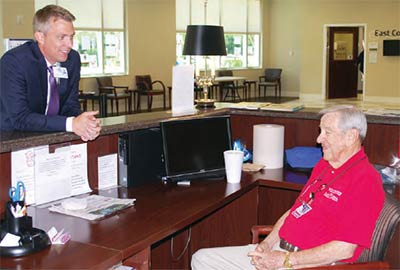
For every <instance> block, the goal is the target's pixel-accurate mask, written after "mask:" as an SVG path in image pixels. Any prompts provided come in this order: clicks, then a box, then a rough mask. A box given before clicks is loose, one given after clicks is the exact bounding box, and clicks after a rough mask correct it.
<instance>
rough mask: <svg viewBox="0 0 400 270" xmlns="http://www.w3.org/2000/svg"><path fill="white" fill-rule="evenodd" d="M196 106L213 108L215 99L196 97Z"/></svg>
mask: <svg viewBox="0 0 400 270" xmlns="http://www.w3.org/2000/svg"><path fill="white" fill-rule="evenodd" d="M195 102H196V107H198V108H213V107H215V106H214V102H215V99H209V98H208V99H204V98H203V99H196V100H195Z"/></svg>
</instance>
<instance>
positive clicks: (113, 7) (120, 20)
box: [103, 0, 124, 29]
mask: <svg viewBox="0 0 400 270" xmlns="http://www.w3.org/2000/svg"><path fill="white" fill-rule="evenodd" d="M103 27H104V28H106V29H124V2H123V0H103Z"/></svg>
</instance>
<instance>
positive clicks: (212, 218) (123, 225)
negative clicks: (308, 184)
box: [1, 171, 302, 269]
mask: <svg viewBox="0 0 400 270" xmlns="http://www.w3.org/2000/svg"><path fill="white" fill-rule="evenodd" d="M280 173H281V171H280V172H279V173H278V174H280ZM262 175H264V177H268V175H269V174H265V173H264V174H261V173H259V174H244V175H243V180H242V182H241V183H240V184H234V185H231V184H227V183H226V181H225V180H199V181H192V183H191V185H190V186H177V185H175V184H167V185H165V184H162V183H159V184H152V185H147V186H141V187H137V188H130V189H126V188H115V189H111V190H107V191H101V192H100V194H103V195H105V196H111V197H120V198H136V199H137V201H136V204H135V205H134V206H132V207H130V208H128V209H125V210H123V211H121V212H119V213H117V214H114V215H112V216H110V217H107V218H105V219H101V220H98V221H87V220H84V219H80V218H76V217H71V216H66V215H62V214H58V213H53V212H50V211H49V210H48V209H47V208H40V207H29V209H28V213H29V215H31V216H32V217H33V225H34V227H37V228H40V229H43V230H46V231H47V230H48V229H49V228H50V227H52V226H54V227H56V228H57V229H61V228H64V229H65V231H67V232H69V233H70V234H71V236H72V240H71V242H70V243H68V244H67V245H66V246H65V247H57V246H52V247H51V248H50V249H47V250H44V251H42V252H39V253H37V254H33V255H30V256H27V257H22V258H16V259H12V258H6V259H4V260H3V258H2V262H1V266H14V265H21V266H23V268H30V265H32V267H31V268H47V266H52V267H49V268H53V266H54V268H57V266H58V265H63V264H64V263H65V264H66V265H68V263H67V262H68V261H69V260H71V261H73V263H72V264H70V265H71V268H101V267H98V266H101V265H103V266H104V265H107V267H109V266H111V265H113V264H116V263H118V262H119V261H124V260H126V259H127V260H128V261H129V260H131V259H132V258H134V256H135V255H136V254H143V252H146V250H147V251H150V249H151V255H150V254H149V255H148V258H147V260H149V261H150V257H151V261H152V265H153V269H161V268H164V267H166V265H167V266H168V267H172V268H174V267H176V268H184V269H187V266H188V263H189V262H190V256H191V254H192V253H193V252H194V251H195V250H197V249H199V248H200V247H204V246H219V245H228V244H236V245H237V244H246V243H249V242H250V228H251V226H252V225H254V224H257V221H258V219H259V214H258V205H257V204H258V184H259V181H258V180H257V179H258V178H259V177H260V176H262ZM274 175H276V173H272V174H271V176H272V177H274ZM263 186H265V187H267V186H270V187H273V188H283V189H289V190H294V191H296V192H298V190H299V189H300V188H301V186H302V185H300V184H291V183H287V186H286V185H285V183H284V182H282V181H281V180H272V181H263ZM96 193H97V192H96ZM276 211H278V210H276ZM280 214H282V213H280ZM262 215H265V213H263V214H262ZM227 223H229V224H230V226H228V227H227V226H226V224H227ZM189 228H190V229H189ZM223 228H227V229H226V232H225V233H221V232H222V230H223ZM189 231H190V234H191V242H190V247H189V248H188V249H187V251H186V252H185V257H184V258H185V259H184V260H181V261H180V262H178V263H176V262H172V261H173V259H172V258H170V253H169V252H167V253H166V252H164V251H165V250H166V249H168V248H169V246H170V244H171V241H174V240H175V245H176V246H175V250H176V251H175V252H176V254H179V253H181V251H182V250H183V247H184V246H185V243H186V242H185V239H186V238H185V237H187V234H188V233H189ZM205 235H206V236H207V237H206V239H204V237H205ZM171 239H174V240H171ZM186 240H187V239H186ZM78 247H79V248H78ZM81 249H82V252H80V250H81ZM57 252H61V253H60V254H61V255H63V254H64V253H65V256H64V257H65V258H66V259H65V260H64V259H62V260H61V259H59V258H58V257H57V254H58V253H57ZM85 252H88V253H90V256H89V254H88V256H85V255H84V254H85ZM77 254H79V256H81V255H82V256H84V258H85V259H84V260H83V261H79V260H78V261H77V260H74V259H73V256H77ZM68 256H71V257H68ZM90 257H92V259H93V258H97V259H93V260H94V261H95V262H96V264H95V263H94V262H93V261H91V260H90V259H89V258H90ZM44 259H46V260H45V262H42V260H44ZM86 260H87V261H86ZM37 261H41V263H37ZM165 261H168V262H167V263H165ZM171 265H172V266H171ZM68 267H69V266H68ZM139 269H147V268H139Z"/></svg>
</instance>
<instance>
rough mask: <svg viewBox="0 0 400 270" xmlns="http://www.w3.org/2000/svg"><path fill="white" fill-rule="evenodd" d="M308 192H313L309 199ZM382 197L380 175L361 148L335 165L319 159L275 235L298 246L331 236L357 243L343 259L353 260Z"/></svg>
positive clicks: (364, 242)
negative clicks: (349, 254) (307, 205)
mask: <svg viewBox="0 0 400 270" xmlns="http://www.w3.org/2000/svg"><path fill="white" fill-rule="evenodd" d="M311 192H313V193H314V198H313V200H312V201H310V193H311ZM384 199H385V193H384V190H383V185H382V180H381V177H380V175H379V173H378V172H377V170H376V169H375V168H374V167H373V166H372V165H371V164H370V163H369V161H368V158H367V157H366V155H365V153H364V149H361V150H360V151H359V152H358V153H356V154H355V155H354V156H353V157H351V158H350V159H349V160H348V161H347V162H346V163H345V164H343V165H342V166H341V167H339V168H337V169H334V168H332V167H331V166H330V165H329V163H328V162H327V161H325V160H323V159H321V160H320V161H319V162H318V163H317V165H316V166H315V168H314V170H313V172H312V174H311V177H310V179H309V180H308V182H307V184H306V185H305V186H304V188H303V190H302V192H301V193H300V195H299V197H298V199H297V200H296V202H295V203H294V205H293V207H292V208H291V210H290V214H289V215H288V217H287V218H286V220H285V222H284V224H283V226H282V228H281V229H280V231H279V235H280V237H281V238H283V239H285V240H286V241H288V242H289V243H291V244H293V245H295V246H298V247H299V248H301V249H309V248H313V247H316V246H319V245H322V244H325V243H328V242H330V241H333V240H338V241H344V242H348V243H353V244H357V245H358V247H357V249H356V251H355V253H354V256H353V257H352V258H350V259H348V260H345V261H346V262H355V261H356V260H357V259H358V257H359V256H360V254H361V252H362V250H363V248H369V247H370V245H371V237H372V233H373V231H374V228H375V223H376V220H377V218H378V216H379V213H380V211H381V209H382V208H383V204H384ZM303 202H309V205H310V207H311V209H310V210H309V211H308V212H307V211H304V212H301V211H300V210H301V209H303V208H302V207H301V206H302V204H303ZM296 209H298V210H297V211H296ZM303 210H304V209H303ZM299 213H300V214H299Z"/></svg>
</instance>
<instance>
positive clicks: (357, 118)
mask: <svg viewBox="0 0 400 270" xmlns="http://www.w3.org/2000/svg"><path fill="white" fill-rule="evenodd" d="M319 113H320V114H321V115H325V114H327V113H338V114H339V124H338V125H339V129H340V130H342V131H347V130H350V129H353V128H355V129H357V130H358V131H359V133H360V140H361V142H363V141H364V139H365V136H366V135H367V118H366V117H365V114H364V113H363V112H362V111H361V110H359V109H357V108H356V107H355V106H352V105H335V106H332V107H329V108H325V109H323V110H321V111H320V112H319Z"/></svg>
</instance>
